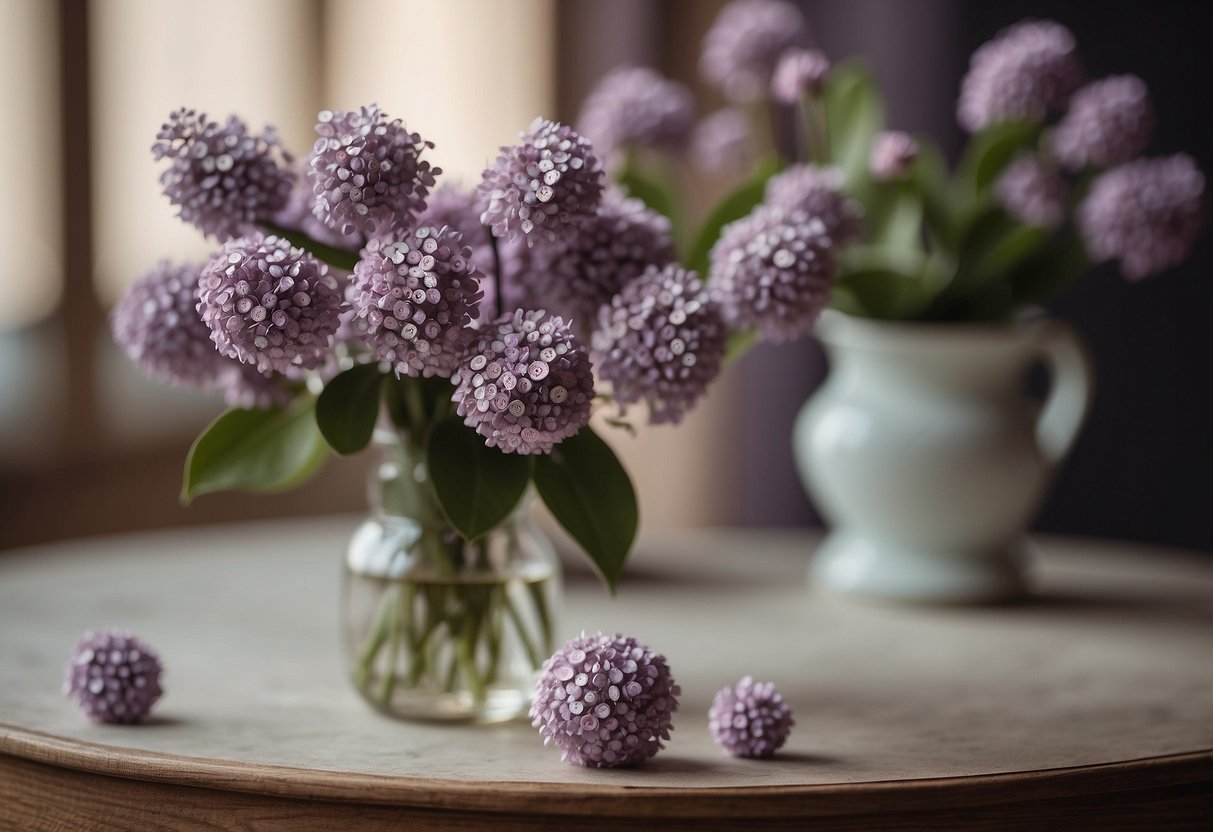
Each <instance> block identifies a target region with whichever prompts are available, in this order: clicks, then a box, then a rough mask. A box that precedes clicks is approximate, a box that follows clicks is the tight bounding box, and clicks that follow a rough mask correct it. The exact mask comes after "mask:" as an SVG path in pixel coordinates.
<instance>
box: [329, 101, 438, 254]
mask: <svg viewBox="0 0 1213 832" xmlns="http://www.w3.org/2000/svg"><path fill="white" fill-rule="evenodd" d="M317 118H318V121H317V124H316V133H317V134H318V135H319V137H320V138H318V139H317V140H316V144H315V147H314V148H313V149H312V155H311V157H310V159H309V161H308V179H309V181H310V182H311V184H312V193H313V194H314V196H315V200H316V202H315V205H314V206H313V209H312V211H313V213H314V214H315V215H316V218H317V219H319V220H320V221H321V222H323V223H324V224H325V225H327V226H328V227H329V228H331V229H333V230H334V231H336V232H337V233H338V234H341V235H344V236H349V235H352V234H361V235H363V236H366V237H373V236H380V237H390V236H393V235H395V234H400V233H403V232H405V231H406V230H408V229H410V228H411V227H412V226H413V220H414V218H415V217H416V215H417V214H419V213H421V211H422V210H424V209H425V201H426V196H427V194H428V193H429V189H430V188H432V187H433V185H434V177H435V176H437V175H438V174H440V173H442V171H441V169H439V168H431V167H430V163H429V162H428V161H425V160H423V159H422V158H421V154H422V152H424V151H425V150H426V149H427V148H432V147H433V146H434V145H433V144H432V143H431V142H427V141H423V140H422V138H421V136H419V135H417V134H416V133H410V132H409V131H408V130H407V129H406V128H405V126H404V124H403V123H402V122H401V120H400V119H389V118H388V116H387V115H385V114H384V112H383V111H382V110H380V109H379V107H378V105H376V104H371V105H370V106H368V107H362V108H360V109H358V110H321V111H320V114H319V115H318V116H317Z"/></svg>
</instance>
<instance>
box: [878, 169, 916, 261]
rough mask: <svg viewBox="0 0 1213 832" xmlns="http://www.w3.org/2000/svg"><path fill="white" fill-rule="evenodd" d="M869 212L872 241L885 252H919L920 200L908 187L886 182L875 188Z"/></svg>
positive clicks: (898, 183)
mask: <svg viewBox="0 0 1213 832" xmlns="http://www.w3.org/2000/svg"><path fill="white" fill-rule="evenodd" d="M878 194H879V197H878V198H877V199H876V200H875V202H876V205H875V208H876V210H874V211H873V212H872V218H871V220H870V227H871V229H872V241H873V242H874V243H876V244H878V245H881V246H887V247H889V248H904V249H909V250H914V251H921V250H922V245H923V242H922V216H923V204H922V198H921V197H920V196H919V195H918V194H917V193H916V192H915V191H914V189H913V188H911V187H909V185H908V184H905V183H900V182H890V183H885V184H882V185H880V186H879V188H878Z"/></svg>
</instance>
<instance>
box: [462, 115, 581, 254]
mask: <svg viewBox="0 0 1213 832" xmlns="http://www.w3.org/2000/svg"><path fill="white" fill-rule="evenodd" d="M519 137H520V138H521V139H522V141H521V142H519V143H518V144H516V145H513V146H510V147H503V148H501V155H499V156H498V157H497V161H496V162H494V163H493V165H492V166H491V167H489V168H488V169H487V170H485V172H484V176H483V177H482V179H481V181H480V185H479V186H478V191H479V196H480V198H481V199H482V200H483V201H484V203H485V208H484V212H483V213H482V214H481V217H480V221H481V222H482V223H484V224H485V225H487V226H488V227H489V229H490V230H491V231H492V233H493V236H495V237H498V238H503V239H504V238H519V239H524V240H526V242H527V244H528V245H530V244H534V243H535V241H537V240H540V241H544V242H549V243H556V242H563V241H566V240H570V239H572V238H573V237H575V236H576V235H577V234H578V233H579V232H580V229H581V227H582V226H583V225H584V224H585V223H586V222H587V221H588V220H590V219H592V218H593V216H594V213H595V212H596V211H597V210H598V203H599V201H600V200H601V199H602V188H603V182H602V180H603V173H602V164H601V163H600V162H599V161H598V157H597V156H595V155H594V152H593V148H592V146H591V144H590V142H589V140H588V139H586V138H585V137H584V136H582V135H581V134H579V133H577V132H576V131H574V130H573V129H572V128H571V127H568V126H566V125H563V124H560V123H558V122H555V121H549V120H547V119H544V118H537V119H535V121H534V122H532V123H531V126H530V129H529V130H527V131H525V132H523V133H520V134H519Z"/></svg>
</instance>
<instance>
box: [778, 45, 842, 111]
mask: <svg viewBox="0 0 1213 832" xmlns="http://www.w3.org/2000/svg"><path fill="white" fill-rule="evenodd" d="M829 73H830V59H829V58H827V57H826V54H825V53H824V52H822V51H821V50H819V49H790V50H788V51H787V52H784V53H783V57H782V58H780V59H779V63H778V65H776V67H775V74H774V75H772V76H771V96H772V97H773V98H774V99H775V100H776V101H778V102H780V103H781V104H795V103H796V102H797V101H799V100H800V98H801V96H803V95H804V94H805V93H811V94H813V95H817V94H819V93H820V92H821V89H822V87H823V86H825V80H826V75H828V74H829Z"/></svg>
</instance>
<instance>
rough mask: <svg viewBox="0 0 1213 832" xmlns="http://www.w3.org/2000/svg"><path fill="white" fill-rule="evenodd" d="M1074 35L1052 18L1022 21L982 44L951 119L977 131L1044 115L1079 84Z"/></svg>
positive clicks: (973, 60) (1039, 117) (1061, 103)
mask: <svg viewBox="0 0 1213 832" xmlns="http://www.w3.org/2000/svg"><path fill="white" fill-rule="evenodd" d="M1082 79H1083V71H1082V66H1081V65H1080V64H1079V62H1078V55H1077V49H1076V45H1075V42H1074V36H1073V35H1072V34H1070V30H1069V29H1067V28H1066V27H1064V26H1062V25H1061V24H1059V23H1054V22H1053V21H1051V20H1025V21H1022V22H1020V23H1016V24H1014V25H1012V26H1008V27H1007V28H1006V29H1003V30H1002V31H1001V32H999V33H998V35H997V36H996V37H995V38H994V39H993V40H990V41H988V42H986V43H984V44H982V45H981V46H980V47H979V48H978V49H977V51H976V52H974V53H973V57H972V59H971V60H970V62H969V72H968V74H967V75H965V77H964V81H963V82H962V84H961V89H960V100H959V102H958V104H957V109H956V117H957V120H958V121H959V122H960V126H961V127H963V128H964V129H965V130H968V131H969V132H970V133H976V132H977V131H978V130H982V129H984V128H986V127H989V126H990V125H992V124H997V123H999V122H1003V121H1012V120H1015V119H1038V120H1039V119H1043V118H1044V117H1045V116H1046V115H1047V114H1048V113H1050V112H1056V111H1058V110H1060V109H1061V108H1062V107H1064V106H1065V104H1066V101H1067V100H1068V99H1069V98H1070V94H1071V93H1072V92H1074V90H1076V89H1077V88H1078V86H1079V85H1080V84H1081V83H1082Z"/></svg>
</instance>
